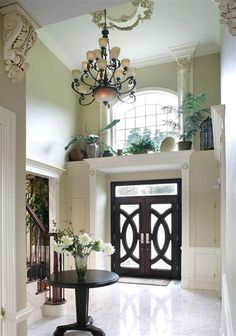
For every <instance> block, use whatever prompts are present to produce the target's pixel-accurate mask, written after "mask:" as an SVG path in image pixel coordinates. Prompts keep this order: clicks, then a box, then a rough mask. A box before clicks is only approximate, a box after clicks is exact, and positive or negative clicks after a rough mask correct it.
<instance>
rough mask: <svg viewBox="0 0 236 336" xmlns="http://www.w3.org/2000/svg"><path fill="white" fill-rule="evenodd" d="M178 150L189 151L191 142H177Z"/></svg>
mask: <svg viewBox="0 0 236 336" xmlns="http://www.w3.org/2000/svg"><path fill="white" fill-rule="evenodd" d="M177 144H178V150H179V151H182V150H190V149H191V148H192V141H179V142H178V143H177Z"/></svg>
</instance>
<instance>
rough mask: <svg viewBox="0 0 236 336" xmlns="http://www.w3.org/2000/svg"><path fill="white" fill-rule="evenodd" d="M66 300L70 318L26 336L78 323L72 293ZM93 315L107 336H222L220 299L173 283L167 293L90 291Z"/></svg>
mask: <svg viewBox="0 0 236 336" xmlns="http://www.w3.org/2000/svg"><path fill="white" fill-rule="evenodd" d="M68 298H69V299H68ZM67 300H68V302H67V314H66V316H63V317H60V318H43V319H41V320H39V321H37V322H35V323H33V324H31V325H30V326H29V327H28V336H52V335H53V333H54V331H55V329H56V327H57V326H58V325H63V324H68V323H73V322H75V302H74V295H73V291H72V290H67ZM89 314H91V315H92V316H93V318H94V321H95V322H94V325H95V326H98V327H100V328H102V329H103V330H104V331H105V333H106V336H200V335H201V336H218V335H219V328H220V299H219V297H218V296H217V294H216V293H215V292H213V291H204V290H201V291H199V290H195V291H194V290H192V291H191V290H186V289H182V288H181V287H180V284H179V283H177V282H173V281H172V282H171V283H170V284H169V285H168V286H167V287H163V286H148V285H147V286H146V285H133V284H123V283H116V284H114V285H112V286H108V287H102V288H96V289H91V290H90V305H89ZM65 335H66V336H87V335H91V334H90V333H86V332H76V331H72V332H67V333H66V334H65Z"/></svg>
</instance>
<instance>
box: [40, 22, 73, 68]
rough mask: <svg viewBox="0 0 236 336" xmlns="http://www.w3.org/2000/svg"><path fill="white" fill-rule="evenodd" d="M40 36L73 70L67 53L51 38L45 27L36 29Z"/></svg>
mask: <svg viewBox="0 0 236 336" xmlns="http://www.w3.org/2000/svg"><path fill="white" fill-rule="evenodd" d="M36 33H37V36H38V38H39V39H40V41H41V42H43V44H45V46H46V47H47V48H48V49H49V50H51V52H52V53H53V54H54V55H55V56H56V57H57V58H58V59H59V60H60V61H61V62H62V63H63V64H64V65H65V66H66V67H67V68H68V69H69V70H70V71H71V70H73V69H74V67H73V65H72V63H71V62H70V61H69V58H68V57H67V54H66V53H65V52H64V51H63V50H62V48H61V47H59V46H58V45H57V44H56V43H55V42H53V40H52V39H51V38H50V35H49V34H48V33H47V32H46V31H45V30H44V29H43V28H41V29H39V30H37V31H36Z"/></svg>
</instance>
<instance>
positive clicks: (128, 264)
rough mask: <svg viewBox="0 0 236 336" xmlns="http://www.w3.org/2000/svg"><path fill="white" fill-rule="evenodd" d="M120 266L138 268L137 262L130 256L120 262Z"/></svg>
mask: <svg viewBox="0 0 236 336" xmlns="http://www.w3.org/2000/svg"><path fill="white" fill-rule="evenodd" d="M120 266H121V267H123V268H139V264H138V263H137V262H135V261H134V260H133V259H131V258H128V259H127V260H125V261H124V262H122V263H121V264H120Z"/></svg>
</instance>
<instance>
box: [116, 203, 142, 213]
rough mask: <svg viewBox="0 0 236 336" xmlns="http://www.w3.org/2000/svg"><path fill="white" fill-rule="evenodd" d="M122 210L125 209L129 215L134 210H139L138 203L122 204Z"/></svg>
mask: <svg viewBox="0 0 236 336" xmlns="http://www.w3.org/2000/svg"><path fill="white" fill-rule="evenodd" d="M120 208H121V209H122V210H124V211H125V212H126V213H127V214H128V215H130V214H131V213H132V212H134V211H135V210H137V209H138V208H139V205H138V204H122V205H121V206H120Z"/></svg>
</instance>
